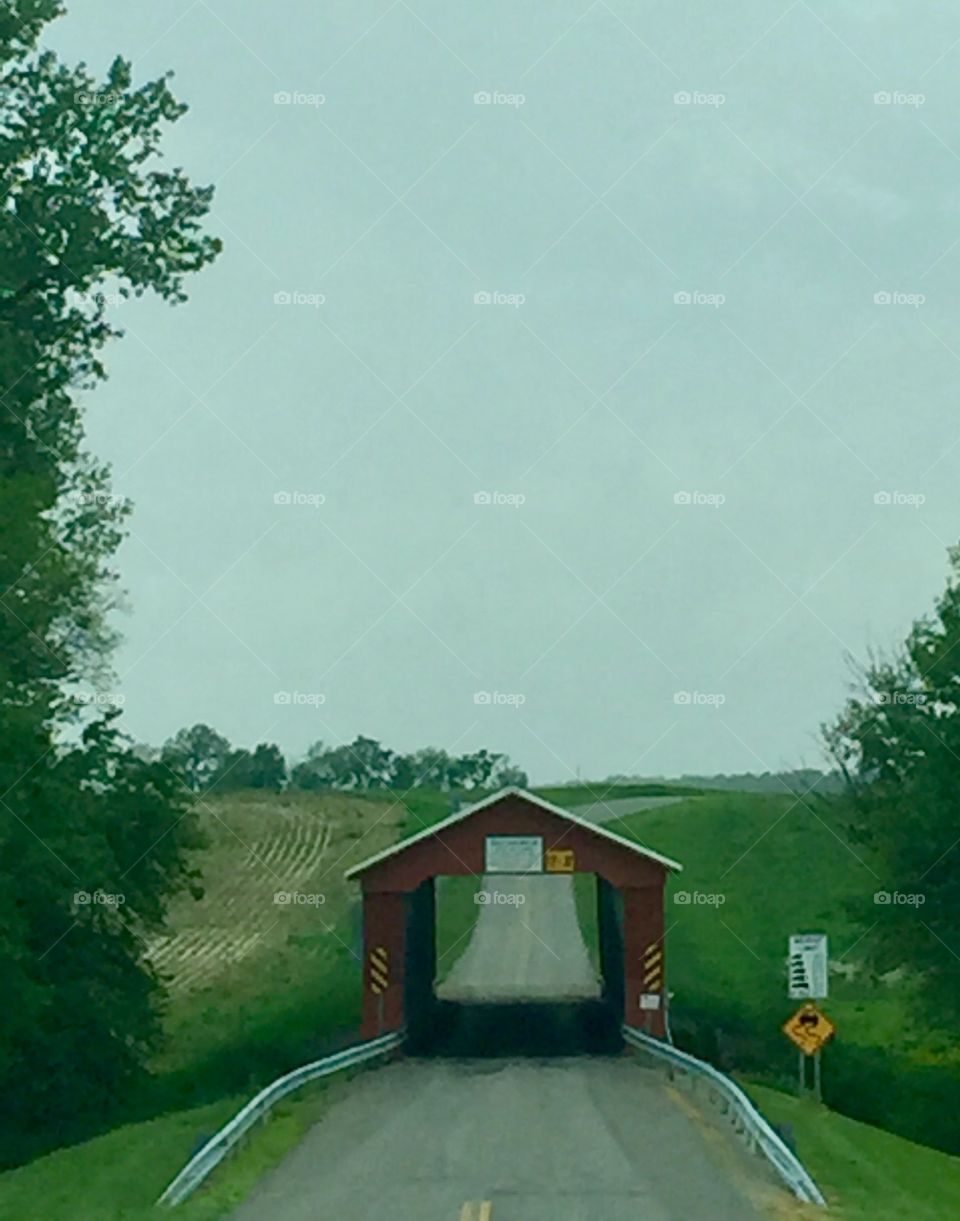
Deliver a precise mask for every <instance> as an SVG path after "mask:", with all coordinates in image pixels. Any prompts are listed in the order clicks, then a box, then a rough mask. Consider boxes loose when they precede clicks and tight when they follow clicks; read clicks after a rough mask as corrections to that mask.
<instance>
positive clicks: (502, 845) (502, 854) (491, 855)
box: [483, 835, 543, 873]
mask: <svg viewBox="0 0 960 1221" xmlns="http://www.w3.org/2000/svg"><path fill="white" fill-rule="evenodd" d="M483 871H484V873H543V836H542V835H488V836H487V838H486V840H485V842H484V861H483Z"/></svg>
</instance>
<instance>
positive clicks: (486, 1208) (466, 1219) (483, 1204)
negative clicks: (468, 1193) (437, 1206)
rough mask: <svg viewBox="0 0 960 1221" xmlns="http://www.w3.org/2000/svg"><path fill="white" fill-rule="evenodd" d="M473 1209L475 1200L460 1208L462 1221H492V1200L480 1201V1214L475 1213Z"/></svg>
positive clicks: (467, 1201)
mask: <svg viewBox="0 0 960 1221" xmlns="http://www.w3.org/2000/svg"><path fill="white" fill-rule="evenodd" d="M473 1209H474V1202H473V1200H466V1201H465V1202H464V1203H463V1204H462V1205H461V1207H460V1221H491V1217H492V1216H493V1203H492V1202H491V1201H490V1200H481V1201H480V1204H479V1212H477V1213H474V1211H473Z"/></svg>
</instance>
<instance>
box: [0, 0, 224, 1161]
mask: <svg viewBox="0 0 960 1221" xmlns="http://www.w3.org/2000/svg"><path fill="white" fill-rule="evenodd" d="M61 12H62V6H61V4H59V3H58V2H57V0H8V2H7V3H5V4H4V5H3V6H2V7H0V201H2V204H0V400H2V410H0V519H2V520H3V522H4V530H3V534H2V540H0V588H2V590H3V591H4V592H3V594H2V596H0V736H2V740H3V746H4V749H3V752H2V754H0V793H2V794H3V796H2V798H0V803H2V804H0V871H2V877H3V886H2V888H0V972H2V974H3V978H4V982H5V985H6V987H5V995H6V997H7V999H8V1003H7V1004H6V1005H4V1007H3V1010H2V1012H0V1127H2V1128H3V1129H4V1131H5V1132H8V1133H17V1134H18V1135H19V1136H20V1137H21V1138H23V1139H27V1138H28V1137H29V1136H30V1135H31V1133H34V1132H36V1130H37V1129H38V1128H39V1127H40V1126H41V1125H42V1126H43V1127H45V1128H46V1130H47V1134H48V1137H49V1139H51V1140H52V1139H56V1135H57V1134H58V1133H59V1134H61V1135H63V1134H66V1133H68V1132H70V1131H74V1130H76V1125H77V1124H78V1123H82V1122H83V1120H84V1118H85V1116H88V1115H92V1114H99V1115H100V1116H102V1115H103V1114H105V1113H108V1111H109V1109H110V1107H111V1106H113V1105H115V1104H116V1100H117V1099H118V1098H120V1097H121V1096H122V1090H123V1088H124V1086H125V1085H126V1084H127V1083H129V1081H130V1080H131V1079H132V1078H133V1077H135V1076H136V1075H137V1074H138V1073H139V1072H140V1071H142V1069H143V1065H144V1062H145V1057H146V1055H147V1052H148V1049H149V1048H150V1046H152V1044H153V1042H154V1041H155V1039H156V1036H157V1030H158V1024H157V1009H156V1003H155V1001H156V997H157V994H158V993H157V985H156V981H155V979H154V978H153V976H152V974H151V972H150V970H149V968H148V967H147V966H146V964H145V963H144V961H143V957H142V948H143V941H142V938H143V935H144V934H145V933H146V932H147V931H148V930H150V929H151V928H156V927H158V926H159V924H160V922H161V920H162V918H163V912H164V909H165V906H166V902H167V899H168V897H169V896H170V894H171V893H172V892H173V891H174V890H176V889H177V888H178V887H180V886H182V885H184V884H186V883H188V882H189V881H190V875H189V868H188V866H187V863H186V861H187V854H188V851H189V849H190V847H191V846H192V844H193V843H195V840H196V830H195V824H194V822H193V820H192V819H191V818H190V817H188V816H186V814H187V807H186V806H185V805H184V800H183V793H182V787H181V785H180V784H179V782H178V781H177V780H176V779H175V777H173V776H172V775H171V773H170V772H169V770H168V769H167V768H165V767H163V766H162V765H158V764H155V763H151V762H149V761H147V760H144V759H143V758H141V757H139V756H137V755H134V754H133V753H132V752H130V751H129V749H128V748H127V746H126V744H125V742H124V740H123V738H122V736H121V735H120V733H119V732H118V730H117V726H116V717H117V712H116V709H112V710H109V711H107V712H100V711H97V710H96V708H93V709H92V708H91V705H90V703H89V702H83V701H80V700H78V699H77V692H78V690H80V689H81V688H83V687H84V686H89V685H91V684H93V685H94V686H95V687H96V686H98V685H99V686H102V685H103V683H104V682H105V681H106V680H107V678H108V677H109V669H108V657H109V650H110V646H111V644H112V643H113V636H112V632H111V629H110V622H109V615H110V612H111V610H112V609H113V607H114V604H115V601H116V592H115V590H116V585H115V573H114V570H113V566H112V556H113V553H114V551H115V549H116V547H117V545H118V543H119V541H120V539H121V537H122V533H123V520H124V517H125V515H126V513H127V511H128V507H127V505H126V504H125V503H124V502H123V501H122V500H120V499H119V498H117V497H115V496H113V495H112V494H111V491H110V484H109V477H108V471H107V470H106V468H105V467H104V466H103V465H102V464H101V463H98V462H97V461H96V460H95V459H94V458H93V457H92V456H91V455H90V454H89V453H88V452H87V451H86V450H85V448H84V433H83V421H82V416H81V407H80V401H79V398H78V393H79V392H80V391H81V390H83V389H85V388H90V387H92V386H94V385H95V384H96V383H97V382H98V381H100V380H101V379H102V378H103V377H104V376H105V370H104V366H103V364H102V359H101V354H102V349H103V347H104V345H105V344H106V343H107V342H108V341H109V340H110V339H111V338H113V337H114V336H116V335H118V334H119V331H118V330H117V328H116V326H115V325H114V323H113V322H112V321H111V319H110V318H109V317H108V301H107V298H106V295H105V294H106V293H108V292H109V294H111V296H115V298H116V299H117V300H121V301H122V300H123V299H124V298H127V297H130V296H138V295H140V294H142V293H144V292H146V291H148V290H150V291H152V292H154V293H156V294H158V295H159V296H160V297H161V298H163V299H165V300H167V301H170V302H177V301H180V300H182V299H183V288H182V285H183V279H184V277H185V276H186V275H187V274H188V273H190V272H192V271H196V270H197V269H199V268H201V267H202V266H204V265H205V264H206V263H208V262H209V261H210V260H211V259H212V258H213V257H214V256H215V255H216V253H217V250H218V248H219V244H218V243H217V242H216V241H215V240H214V239H212V238H210V237H208V236H205V235H204V234H203V232H202V231H201V227H202V224H203V221H204V217H205V214H206V213H207V211H208V208H209V203H210V199H211V190H210V189H209V188H198V187H195V186H193V185H191V183H190V182H189V181H188V179H187V177H186V176H185V175H184V173H183V172H182V171H181V170H179V169H176V168H166V167H164V166H163V165H162V163H161V162H160V158H159V147H160V140H161V137H162V132H163V128H164V126H165V125H166V124H167V123H170V122H174V121H176V120H177V119H178V118H179V117H180V116H181V115H182V114H183V112H184V107H183V106H182V105H181V104H180V103H179V102H178V101H177V100H176V99H175V98H174V96H173V94H172V93H171V91H170V88H169V86H168V83H167V80H166V79H165V78H164V79H160V80H156V81H152V82H149V83H146V84H144V85H141V86H138V87H135V86H134V85H133V82H132V72H131V66H130V64H129V63H128V62H126V61H124V60H122V59H117V60H116V61H115V62H114V63H113V64H112V66H111V67H110V69H109V71H108V73H107V76H106V79H105V80H103V81H96V80H94V79H93V78H92V77H91V76H90V75H89V74H88V73H87V71H86V69H85V68H84V66H83V65H79V66H76V67H70V66H67V65H65V64H63V63H61V62H60V61H59V60H58V59H57V58H56V56H55V55H53V54H52V53H50V52H48V51H43V50H39V49H38V41H39V38H40V36H41V34H42V32H43V29H44V27H45V25H46V24H47V23H48V22H49V21H50V20H52V19H53V18H54V17H57V16H59V15H60V13H61ZM83 895H86V896H88V898H87V899H84V898H82V897H78V896H83ZM92 896H98V897H97V898H93V897H92ZM110 896H113V898H110ZM118 896H122V899H121V898H119V897H118ZM5 1152H6V1154H7V1156H8V1157H9V1156H13V1155H14V1153H15V1150H14V1149H13V1147H12V1146H8V1148H7V1149H6V1151H5Z"/></svg>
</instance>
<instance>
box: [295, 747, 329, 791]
mask: <svg viewBox="0 0 960 1221" xmlns="http://www.w3.org/2000/svg"><path fill="white" fill-rule="evenodd" d="M329 753H330V752H329V751H328V749H327V747H326V746H324V744H323V743H322V742H314V743H313V745H312V746H310V747H309V748H308V750H307V757H306V758H305V759H303V760H302V761H301V762H300V763H298V764H297V765H296V766H295V767H294V768H293V769H292V770H291V772H290V783H291V785H292V786H293V787H294V788H297V789H307V790H309V791H313V792H316V791H318V790H322V789H328V788H333V783H334V773H333V770H332V769H331V768H330V766H329V759H328V756H329Z"/></svg>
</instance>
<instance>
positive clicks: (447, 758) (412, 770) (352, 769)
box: [290, 735, 528, 793]
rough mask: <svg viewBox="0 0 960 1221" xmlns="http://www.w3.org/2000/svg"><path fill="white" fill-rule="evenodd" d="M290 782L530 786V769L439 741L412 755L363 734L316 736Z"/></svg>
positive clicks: (318, 786)
mask: <svg viewBox="0 0 960 1221" xmlns="http://www.w3.org/2000/svg"><path fill="white" fill-rule="evenodd" d="M290 783H291V784H292V785H293V786H294V787H295V788H300V789H311V790H315V791H316V790H323V789H346V790H351V789H353V790H358V789H381V788H383V789H385V788H389V789H394V790H396V791H398V792H407V791H408V790H410V789H415V788H432V789H440V791H441V792H445V793H449V792H453V791H454V790H467V791H469V790H471V789H484V788H488V787H490V786H493V787H496V788H505V787H506V786H507V785H518V786H519V787H521V788H526V786H527V784H528V781H527V776H526V773H525V772H523V771H521V770H520V769H519V768H516V767H514V766H513V765H512V764H511V763H510V760H509V759H508V758H507V756H506V755H502V754H496V753H494V752H491V751H488V750H478V751H476V752H475V753H473V754H467V755H461V756H459V757H456V756H451V755H449V754H448V753H447V752H446V751H445V750H443V749H442V748H441V747H438V746H425V747H422V748H421V749H420V750H416V751H413V752H412V753H411V754H409V755H401V754H397V753H395V752H394V751H392V750H390V749H389V747H384V746H381V745H380V743H379V742H377V741H375V740H374V739H372V738H365V737H363V736H362V735H359V736H358V737H357V738H355V739H354V741H353V742H351V743H349V744H344V745H342V746H332V747H327V746H325V745H324V744H323V743H322V742H315V743H314V744H313V745H312V746H311V747H310V749H309V750H308V751H307V757H306V758H305V759H304V760H303V761H302V762H301V763H298V764H297V765H296V767H294V768H293V770H292V772H291V773H290Z"/></svg>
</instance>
